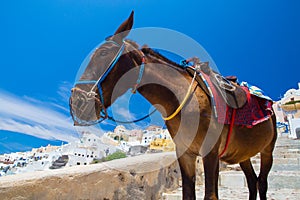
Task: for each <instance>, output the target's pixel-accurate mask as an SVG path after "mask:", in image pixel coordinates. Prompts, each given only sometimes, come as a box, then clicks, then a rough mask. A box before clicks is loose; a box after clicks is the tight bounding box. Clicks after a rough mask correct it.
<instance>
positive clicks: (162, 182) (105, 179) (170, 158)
mask: <svg viewBox="0 0 300 200" xmlns="http://www.w3.org/2000/svg"><path fill="white" fill-rule="evenodd" d="M179 177H180V170H179V168H178V164H177V161H176V158H175V153H174V152H172V153H158V154H147V155H143V156H136V157H130V158H126V159H119V160H113V161H110V162H106V163H100V164H94V165H87V166H75V167H66V168H63V169H57V170H47V171H39V172H33V173H24V174H19V175H11V176H5V177H0V196H1V199H18V200H21V199H51V200H54V199H70V200H73V199H101V200H117V199H122V200H126V199H135V200H138V199H160V198H161V196H162V193H163V192H166V191H171V190H174V189H176V188H177V187H178V180H179Z"/></svg>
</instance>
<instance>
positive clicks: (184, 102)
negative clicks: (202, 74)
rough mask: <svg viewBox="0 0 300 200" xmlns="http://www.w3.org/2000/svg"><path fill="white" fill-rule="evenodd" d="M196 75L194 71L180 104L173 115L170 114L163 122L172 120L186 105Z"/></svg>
mask: <svg viewBox="0 0 300 200" xmlns="http://www.w3.org/2000/svg"><path fill="white" fill-rule="evenodd" d="M196 75H197V71H196V70H195V73H194V77H193V79H192V82H191V84H190V86H189V89H188V91H187V93H186V95H185V97H184V99H183V101H182V102H181V104H180V105H179V106H178V108H177V109H176V110H175V112H174V113H173V114H171V115H170V116H169V117H163V120H165V121H168V120H171V119H173V118H174V117H175V116H176V115H177V114H178V113H179V112H180V111H181V110H182V108H183V106H184V105H185V104H186V102H187V100H188V99H189V97H190V96H191V94H192V87H193V84H194V81H195V79H196Z"/></svg>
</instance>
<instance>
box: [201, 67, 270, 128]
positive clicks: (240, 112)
mask: <svg viewBox="0 0 300 200" xmlns="http://www.w3.org/2000/svg"><path fill="white" fill-rule="evenodd" d="M202 76H203V77H204V78H205V79H206V82H207V83H208V85H209V86H210V88H211V91H212V95H213V96H214V97H213V98H214V101H215V104H216V111H215V112H217V113H216V116H217V118H218V122H219V123H221V124H230V121H231V115H232V111H233V109H232V108H230V107H228V106H227V105H226V103H225V102H224V100H223V99H222V97H221V96H220V95H219V93H218V92H217V90H216V88H215V87H214V85H213V83H212V81H211V80H210V78H209V76H207V75H206V74H205V73H202ZM242 88H243V89H244V90H245V92H246V93H247V103H246V104H245V105H244V106H243V107H242V108H239V109H236V115H235V119H234V125H238V126H245V127H248V128H252V127H253V126H254V125H256V124H259V123H261V122H263V121H266V120H268V119H269V118H270V116H272V115H273V111H272V104H273V102H272V101H269V100H267V99H263V98H259V97H257V96H254V95H252V94H250V92H249V89H248V88H247V87H244V86H243V87H242Z"/></svg>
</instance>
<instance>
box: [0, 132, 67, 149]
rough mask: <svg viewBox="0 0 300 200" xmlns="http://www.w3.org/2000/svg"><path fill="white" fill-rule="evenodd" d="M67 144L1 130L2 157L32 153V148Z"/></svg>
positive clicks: (0, 146) (0, 147) (0, 145)
mask: <svg viewBox="0 0 300 200" xmlns="http://www.w3.org/2000/svg"><path fill="white" fill-rule="evenodd" d="M62 143H64V144H66V143H67V142H64V141H59V140H47V139H41V138H37V137H34V136H30V135H26V134H21V133H16V132H11V131H3V130H0V155H1V154H5V153H14V152H24V151H30V150H31V149H32V148H39V147H41V146H47V145H48V144H50V145H55V146H60V145H61V144H62Z"/></svg>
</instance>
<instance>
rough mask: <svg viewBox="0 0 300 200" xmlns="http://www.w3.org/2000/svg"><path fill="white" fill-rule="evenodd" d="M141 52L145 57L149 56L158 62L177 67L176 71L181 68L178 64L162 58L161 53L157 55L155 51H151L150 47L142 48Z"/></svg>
mask: <svg viewBox="0 0 300 200" xmlns="http://www.w3.org/2000/svg"><path fill="white" fill-rule="evenodd" d="M141 50H142V52H143V53H144V54H146V55H150V56H153V57H154V58H156V59H158V60H162V61H164V62H166V63H168V64H170V65H171V66H172V67H174V66H175V67H177V68H178V69H180V70H182V69H183V68H182V66H181V65H179V64H178V63H176V62H174V61H172V60H170V59H168V58H167V57H165V56H163V55H162V54H161V53H159V52H158V51H157V50H153V49H151V48H150V47H148V46H146V45H145V46H143V47H142V49H141Z"/></svg>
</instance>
